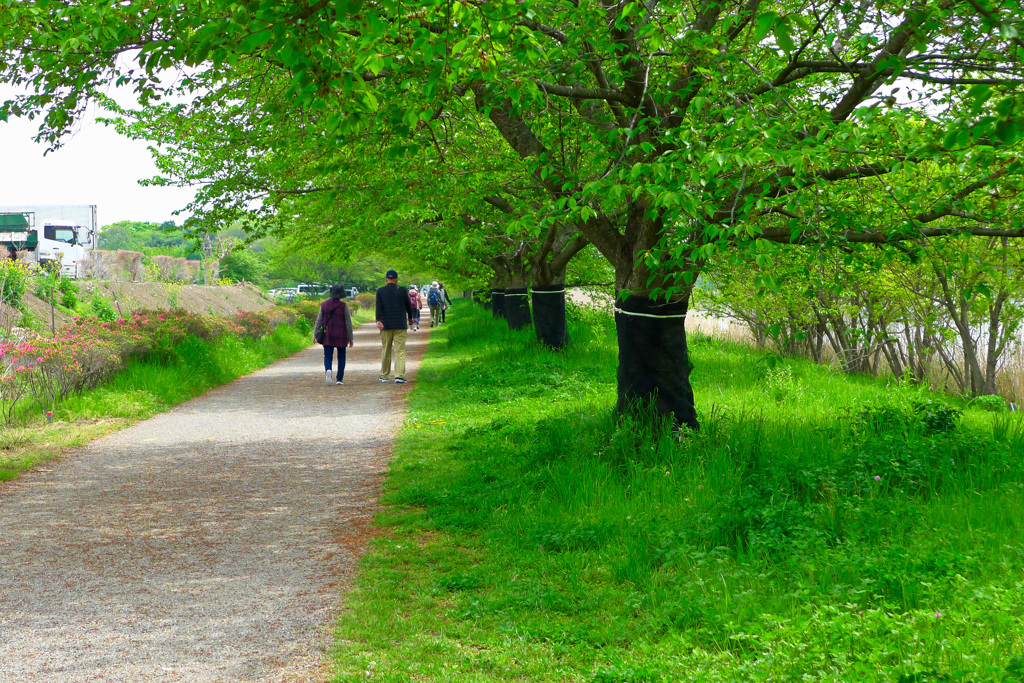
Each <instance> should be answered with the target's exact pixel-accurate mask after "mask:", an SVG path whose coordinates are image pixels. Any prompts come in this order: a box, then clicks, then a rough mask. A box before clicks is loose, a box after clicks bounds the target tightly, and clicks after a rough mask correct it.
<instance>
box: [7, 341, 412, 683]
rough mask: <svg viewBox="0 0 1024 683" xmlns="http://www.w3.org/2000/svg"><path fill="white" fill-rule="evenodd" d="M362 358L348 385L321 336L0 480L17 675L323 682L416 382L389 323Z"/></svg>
mask: <svg viewBox="0 0 1024 683" xmlns="http://www.w3.org/2000/svg"><path fill="white" fill-rule="evenodd" d="M426 339H427V336H426V333H425V332H421V333H410V338H409V345H408V350H409V361H410V362H409V370H410V372H409V376H410V378H411V377H412V376H413V374H414V372H415V369H416V367H417V366H418V361H419V358H420V357H421V355H422V352H423V349H424V347H425V345H426ZM348 355H349V362H348V369H347V371H346V374H345V385H344V386H333V385H332V386H327V385H326V384H325V382H324V374H323V364H322V363H323V360H322V359H323V355H322V350H321V348H320V347H319V346H316V347H312V348H310V349H307V350H305V351H302V352H300V353H298V354H296V355H294V356H292V357H291V358H288V359H285V360H283V361H280V362H278V363H275V364H274V365H271V366H269V367H267V368H265V369H263V370H261V371H259V372H256V373H254V374H252V375H249V376H247V377H243V378H241V379H239V380H236V381H235V382H232V383H231V384H228V385H225V386H223V387H220V388H218V389H215V390H213V391H211V392H209V393H207V394H205V395H203V396H201V397H199V398H196V399H194V400H192V401H189V402H188V403H185V404H182V405H181V406H178V407H177V408H175V409H173V410H171V411H169V412H166V413H163V414H161V415H158V416H156V417H154V418H152V419H150V420H147V421H145V422H141V423H139V424H137V425H135V426H133V427H130V428H128V429H125V430H124V431H121V432H118V433H117V434H113V435H110V436H107V437H104V438H102V439H99V440H98V441H95V442H93V443H92V444H90V445H88V446H86V447H83V448H81V449H78V450H77V451H75V452H73V453H71V454H69V455H67V456H66V457H65V458H64V459H63V460H61V461H60V462H57V463H54V464H52V465H50V466H48V468H47V469H43V470H39V471H36V472H33V473H30V474H27V475H24V476H22V477H21V478H20V479H18V480H16V481H15V482H13V483H11V484H8V485H6V486H4V487H3V488H0V682H2V683H7V682H12V683H13V682H14V681H17V682H19V683H21V682H26V681H48V682H50V681H61V682H63V683H76V682H78V681H118V682H120V681H125V682H128V681H131V682H136V681H162V682H163V681H167V682H172V681H187V682H189V683H202V682H206V681H218V682H233V681H288V682H292V681H319V680H322V679H323V678H324V675H325V672H326V663H325V656H324V653H325V650H326V647H327V646H328V645H329V633H328V629H329V627H330V626H331V622H332V619H333V615H334V613H335V612H336V610H337V609H338V608H339V606H340V599H341V596H340V593H341V591H342V589H343V588H344V587H345V585H346V583H347V582H348V581H349V580H350V579H351V577H352V576H353V572H354V571H355V566H356V560H357V558H358V556H359V554H360V552H361V551H362V549H363V548H364V546H365V544H366V541H367V540H368V539H369V537H370V535H371V533H372V530H371V528H370V522H371V519H372V516H373V514H374V512H375V509H376V508H375V506H376V499H377V496H378V493H379V488H380V483H381V478H382V475H383V473H384V471H385V470H386V468H387V462H388V458H389V455H390V444H391V440H392V437H393V435H394V434H395V432H396V431H397V429H398V428H399V427H400V425H401V421H402V415H403V413H404V409H403V399H402V397H403V395H404V394H405V392H406V391H407V388H408V386H409V385H405V386H402V385H395V384H381V383H379V382H378V381H377V372H378V370H379V366H380V363H379V359H380V341H379V336H378V334H377V330H376V328H374V327H373V326H372V325H364V326H363V327H361V328H359V329H357V330H356V346H355V348H354V349H349V352H348Z"/></svg>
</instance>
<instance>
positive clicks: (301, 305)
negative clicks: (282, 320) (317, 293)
mask: <svg viewBox="0 0 1024 683" xmlns="http://www.w3.org/2000/svg"><path fill="white" fill-rule="evenodd" d="M283 308H285V309H286V310H289V311H292V312H293V313H294V314H295V315H296V316H297V317H299V318H305V319H306V320H308V321H309V322H310V323H312V322H313V321H314V320H316V316H317V314H319V313H320V302H319V301H305V300H298V301H293V302H292V303H290V304H288V305H287V306H284V307H283Z"/></svg>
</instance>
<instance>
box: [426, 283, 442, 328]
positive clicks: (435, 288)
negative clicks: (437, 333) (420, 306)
mask: <svg viewBox="0 0 1024 683" xmlns="http://www.w3.org/2000/svg"><path fill="white" fill-rule="evenodd" d="M443 303H444V298H443V297H442V296H441V287H440V285H438V284H437V281H436V280H435V281H434V282H431V283H430V291H429V292H427V308H429V309H430V326H431V327H437V326H438V325H440V324H441V306H442V304H443Z"/></svg>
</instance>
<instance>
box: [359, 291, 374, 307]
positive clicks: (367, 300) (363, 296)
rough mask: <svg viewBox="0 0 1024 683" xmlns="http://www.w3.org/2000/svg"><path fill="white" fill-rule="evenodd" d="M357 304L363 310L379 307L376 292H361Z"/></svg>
mask: <svg viewBox="0 0 1024 683" xmlns="http://www.w3.org/2000/svg"><path fill="white" fill-rule="evenodd" d="M355 300H356V303H357V304H359V306H361V307H363V308H371V309H372V308H374V307H375V306H376V305H377V293H376V292H360V293H359V294H356V299H355Z"/></svg>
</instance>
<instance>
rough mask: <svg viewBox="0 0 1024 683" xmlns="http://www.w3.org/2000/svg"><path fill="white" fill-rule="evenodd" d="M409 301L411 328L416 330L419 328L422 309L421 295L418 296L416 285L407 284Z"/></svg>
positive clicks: (418, 291)
mask: <svg viewBox="0 0 1024 683" xmlns="http://www.w3.org/2000/svg"><path fill="white" fill-rule="evenodd" d="M409 303H411V304H412V312H413V316H412V329H413V331H414V332H418V331H419V329H420V311H422V310H423V297H422V296H420V290H418V289H416V285H409Z"/></svg>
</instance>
